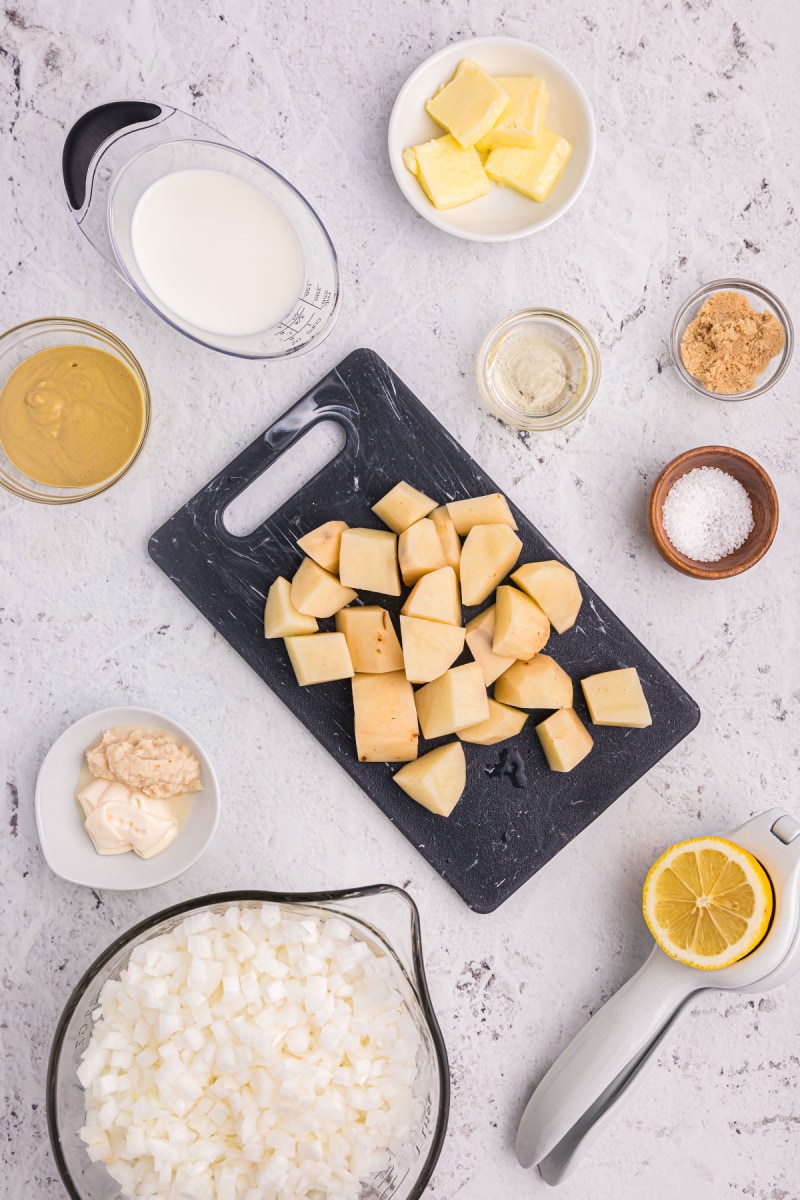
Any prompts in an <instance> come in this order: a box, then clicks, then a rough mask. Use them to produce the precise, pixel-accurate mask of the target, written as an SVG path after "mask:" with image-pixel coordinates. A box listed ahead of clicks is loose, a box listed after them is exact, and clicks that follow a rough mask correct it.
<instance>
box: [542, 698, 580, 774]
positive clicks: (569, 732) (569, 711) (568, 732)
mask: <svg viewBox="0 0 800 1200" xmlns="http://www.w3.org/2000/svg"><path fill="white" fill-rule="evenodd" d="M536 733H537V735H538V738H539V741H540V742H541V744H542V749H543V750H544V754H545V758H546V759H547V765H548V766H549V767H550V770H551V771H571V770H572V769H573V767H577V765H578V763H579V762H583V760H584V758H586V755H587V754H588V753H589V751H590V750H591V748H592V746H593V745H594V741H593V740H592V735H591V734H590V733H589V731H588V729H586V728H585V726H584V725H582V724H581V719H580V717H579V716H578V714H577V713H576V712H575V709H574V708H560V709H559V710H558V712H554V713H552V714H551V716H549V717H548V718H547V719H546V720H545V721H542V723H541V724H540V725H537V726H536Z"/></svg>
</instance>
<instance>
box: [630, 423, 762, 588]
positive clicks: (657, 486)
mask: <svg viewBox="0 0 800 1200" xmlns="http://www.w3.org/2000/svg"><path fill="white" fill-rule="evenodd" d="M696 467H717V468H718V469H719V470H721V471H725V472H727V474H728V475H732V476H733V478H734V479H738V481H739V483H741V485H742V487H744V489H745V490H746V491H747V494H748V496H749V497H750V503H751V505H752V509H753V521H754V526H753V529H752V531H751V533H750V534H749V536H748V538H747V540H746V541H745V542H744V544H743V545H741V546H740V547H739V548H738V550H734V551H733V553H732V554H727V555H726V556H725V557H724V558H720V559H718V560H717V561H716V562H698V561H697V560H696V559H693V558H689V557H688V556H687V555H685V554H682V553H681V552H680V551H679V550H676V549H675V547H674V546H673V545H672V542H671V541H670V540H669V538H668V537H667V532H666V530H665V528H664V501H665V500H666V498H667V496H668V495H669V492H670V490H671V488H672V486H673V484H674V483H676V482H677V480H678V479H680V478H681V477H682V476H683V475H688V473H689V472H690V471H693V470H694V469H695V468H696ZM778 514H779V508H778V495H777V492H776V491H775V485H774V484H773V482H772V480H771V479H770V477H769V475H768V474H767V472H766V471H765V470H764V468H763V467H762V466H761V465H760V464H759V463H757V462H756V461H755V459H754V458H750V456H749V455H748V454H744V453H743V452H742V451H741V450H734V449H732V448H731V447H730V446H698V447H697V448H696V449H694V450H686V451H685V452H684V453H683V454H679V455H678V457H677V458H674V459H673V460H672V462H670V463H667V465H666V466H665V467H664V469H663V471H662V472H661V474H660V475H659V476H658V478H657V479H656V481H655V483H654V484H653V489H652V491H651V493H650V500H649V503H648V506H647V526H648V529H649V531H650V537H651V538H652V539H653V542H654V544H655V547H656V549H657V550H658V551H659V553H660V554H661V555H662V557H663V558H665V559H666V561H667V562H668V563H669V564H670V566H671V567H675V569H676V570H677V571H682V572H683V574H684V575H691V576H692V577H693V578H694V579H729V578H730V577H731V576H733V575H741V573H742V572H743V571H747V570H749V568H750V567H752V566H755V564H756V563H757V562H758V561H759V560H760V559H762V558H763V557H764V555H765V554H766V552H767V550H769V548H770V546H771V545H772V542H773V540H774V538H775V534H776V532H777V529H778Z"/></svg>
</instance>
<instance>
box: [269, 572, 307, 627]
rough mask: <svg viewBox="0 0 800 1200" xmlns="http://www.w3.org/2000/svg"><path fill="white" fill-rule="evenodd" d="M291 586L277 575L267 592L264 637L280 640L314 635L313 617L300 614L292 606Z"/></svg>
mask: <svg viewBox="0 0 800 1200" xmlns="http://www.w3.org/2000/svg"><path fill="white" fill-rule="evenodd" d="M291 590H292V589H291V584H290V583H289V580H288V579H284V578H283V576H282V575H279V576H278V578H277V579H276V580H275V582H274V583H273V584H272V587H271V588H270V589H269V591H268V592H267V603H266V604H265V605H264V637H268V638H282V637H292V636H294V635H295V634H302V633H316V632H317V629H318V625H317V621H316V618H315V617H309V616H307V615H306V614H305V613H301V612H300V611H299V610H298V609H296V608H295V606H294V605H293V604H292V600H291Z"/></svg>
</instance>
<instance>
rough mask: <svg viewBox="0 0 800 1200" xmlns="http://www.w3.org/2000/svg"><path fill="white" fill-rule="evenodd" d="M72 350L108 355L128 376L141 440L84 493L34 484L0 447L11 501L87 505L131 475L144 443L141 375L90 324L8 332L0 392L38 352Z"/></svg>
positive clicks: (1, 476)
mask: <svg viewBox="0 0 800 1200" xmlns="http://www.w3.org/2000/svg"><path fill="white" fill-rule="evenodd" d="M76 345H77V346H92V347H94V348H95V349H96V350H104V351H105V352H106V353H107V354H113V355H115V356H116V357H117V358H119V359H121V360H122V361H123V362H124V363H125V366H126V367H128V369H129V370H130V371H131V372H132V373H133V375H134V377H135V379H136V381H137V383H138V384H139V387H140V388H141V389H142V399H143V402H144V421H143V423H142V433H141V437H140V438H139V442H138V444H137V446H136V449H135V450H134V452H133V454H132V455H131V457H130V458H129V459H128V461H127V462H125V463H123V464H122V466H121V467H120V468H119V470H118V471H117V472H116V473H115V474H114V475H111V476H110V477H109V478H108V479H103V480H102V481H101V482H100V483H93V484H89V485H87V486H86V487H65V488H59V487H51V486H50V485H49V484H46V483H38V482H37V481H36V480H35V479H30V478H29V477H28V476H27V475H24V474H23V473H22V471H20V470H18V469H17V467H15V466H14V464H13V463H12V462H11V461H10V459H9V458H8V456H7V455H6V453H5V451H4V450H3V448H2V446H0V487H4V488H5V489H6V491H8V492H12V493H13V494H14V495H15V496H21V497H22V498H23V500H34V501H36V503H38V504H74V503H75V502H76V501H78V500H88V499H89V497H90V496H97V495H98V494H99V493H100V492H104V491H105V490H106V489H107V488H110V487H111V485H112V484H114V483H116V482H117V480H118V479H121V478H122V476H123V475H125V474H126V472H127V471H129V470H130V468H131V467H132V466H133V464H134V463H135V461H136V459H137V458H138V457H139V454H140V453H141V450H142V446H143V445H144V443H145V439H146V437H147V431H148V430H149V428H150V390H149V388H148V386H147V380H146V379H145V377H144V372H143V371H142V368H141V367H140V366H139V363H138V362H137V361H136V359H135V358H134V356H133V355H132V354H131V352H130V350H129V349H128V347H127V346H126V345H125V344H124V343H123V342H121V341H120V340H119V338H117V337H115V336H114V334H113V333H109V331H108V330H107V329H103V328H102V327H101V326H100V325H93V324H92V323H91V321H81V320H79V319H78V318H76V317H40V318H38V319H37V320H34V321H26V322H25V323H24V324H22V325H15V326H14V328H13V329H8V330H7V331H6V332H5V333H3V334H2V335H0V391H2V389H3V387H5V384H6V382H7V380H8V378H9V376H10V375H11V373H12V371H14V370H16V368H17V367H18V366H19V365H20V363H21V362H24V361H25V359H26V358H30V357H31V355H32V354H37V353H38V352H39V351H40V350H49V349H50V348H51V347H52V346H76Z"/></svg>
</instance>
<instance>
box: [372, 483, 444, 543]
mask: <svg viewBox="0 0 800 1200" xmlns="http://www.w3.org/2000/svg"><path fill="white" fill-rule="evenodd" d="M434 508H436V501H435V500H431V498H430V496H426V495H425V494H424V492H419V491H417V489H416V488H415V487H412V486H411V484H410V483H406V482H405V481H401V482H400V483H397V484H395V486H394V487H393V488H392V490H391V491H390V492H387V493H386V495H385V496H382V497H381V499H380V500H379V501H378V503H377V504H373V506H372V511H373V512H374V513H375V516H376V517H379V518H380V519H381V521H383V523H384V525H388V526H389V528H390V529H393V530H394V532H395V533H402V532H403V530H404V529H408V527H409V525H413V524H414V522H415V521H421V520H422V518H423V517H427V515H428V513H429V512H430V511H431V510H432V509H434Z"/></svg>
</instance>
